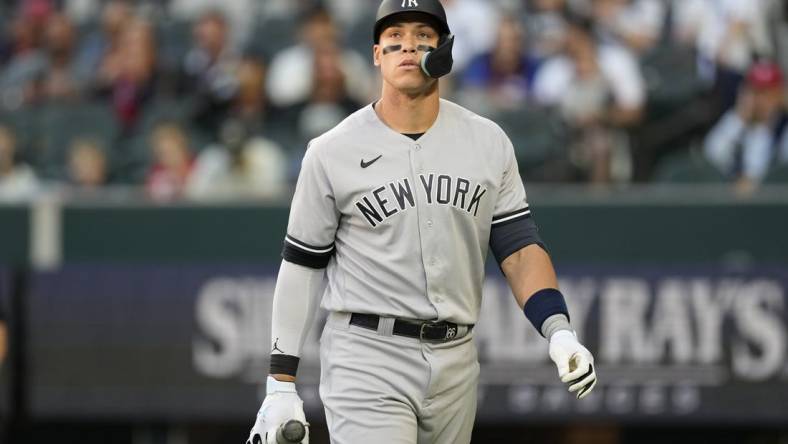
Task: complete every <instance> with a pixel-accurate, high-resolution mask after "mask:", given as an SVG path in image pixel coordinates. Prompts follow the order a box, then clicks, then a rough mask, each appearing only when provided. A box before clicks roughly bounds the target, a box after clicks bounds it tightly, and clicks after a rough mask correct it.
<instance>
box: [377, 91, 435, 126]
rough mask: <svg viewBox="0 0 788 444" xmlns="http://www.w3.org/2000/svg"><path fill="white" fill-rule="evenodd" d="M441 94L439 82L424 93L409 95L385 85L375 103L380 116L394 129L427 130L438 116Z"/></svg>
mask: <svg viewBox="0 0 788 444" xmlns="http://www.w3.org/2000/svg"><path fill="white" fill-rule="evenodd" d="M439 109H440V94H439V91H438V85H437V82H435V85H434V87H432V88H430V90H429V91H427V92H425V93H423V94H414V95H409V94H406V93H403V92H401V91H397V90H396V89H394V88H386V86H385V85H384V87H383V92H382V94H381V98H380V100H379V101H378V103H376V104H375V111H376V112H377V113H378V117H380V120H382V121H383V123H385V124H386V125H388V126H389V127H390V128H391V129H393V130H394V131H397V132H399V133H403V134H418V133H425V132H427V130H428V129H430V127H432V125H433V124H434V123H435V120H437V118H438V111H439Z"/></svg>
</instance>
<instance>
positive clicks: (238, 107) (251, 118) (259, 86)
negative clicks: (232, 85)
mask: <svg viewBox="0 0 788 444" xmlns="http://www.w3.org/2000/svg"><path fill="white" fill-rule="evenodd" d="M236 75H237V80H236V81H237V83H238V93H237V94H236V96H235V99H234V100H233V103H232V105H231V108H230V112H229V120H233V121H240V122H242V124H243V126H244V128H245V129H246V130H247V132H249V133H252V134H253V133H259V132H261V131H262V130H263V125H264V122H265V119H266V117H267V116H266V111H267V105H268V103H267V102H268V99H267V97H266V96H265V65H264V64H263V62H262V61H260V60H257V59H254V58H251V57H246V58H244V59H243V60H241V63H240V65H239V66H238V70H237V72H236Z"/></svg>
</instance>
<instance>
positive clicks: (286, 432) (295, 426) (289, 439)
mask: <svg viewBox="0 0 788 444" xmlns="http://www.w3.org/2000/svg"><path fill="white" fill-rule="evenodd" d="M305 437H306V426H305V425H304V423H302V422H301V421H299V420H297V419H291V420H290V421H287V422H286V423H284V424H282V425H281V426H279V430H278V431H277V432H276V442H277V443H279V444H290V443H293V444H295V443H300V442H301V441H303V439H304V438H305Z"/></svg>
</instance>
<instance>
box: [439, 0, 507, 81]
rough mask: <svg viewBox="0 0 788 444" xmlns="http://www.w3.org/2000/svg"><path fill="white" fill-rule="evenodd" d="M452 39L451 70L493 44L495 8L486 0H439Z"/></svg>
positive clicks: (458, 70) (464, 65) (496, 15)
mask: <svg viewBox="0 0 788 444" xmlns="http://www.w3.org/2000/svg"><path fill="white" fill-rule="evenodd" d="M441 3H443V7H444V8H445V9H446V18H447V20H448V21H449V28H451V31H452V33H453V34H454V35H455V36H456V37H455V39H454V51H453V55H454V72H461V71H462V70H464V69H465V68H466V67H467V66H468V63H470V61H471V60H473V59H474V58H475V57H476V56H477V55H479V54H482V53H484V52H487V51H489V50H490V49H492V46H493V44H495V36H496V29H495V26H496V24H497V23H498V10H497V9H496V8H495V6H494V5H493V4H491V2H489V1H487V0H442V1H441Z"/></svg>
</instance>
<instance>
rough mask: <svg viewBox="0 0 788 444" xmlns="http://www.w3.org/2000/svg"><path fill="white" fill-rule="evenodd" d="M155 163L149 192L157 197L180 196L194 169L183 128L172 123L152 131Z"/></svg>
mask: <svg viewBox="0 0 788 444" xmlns="http://www.w3.org/2000/svg"><path fill="white" fill-rule="evenodd" d="M151 149H152V151H153V158H154V164H153V165H152V166H151V168H150V170H149V172H148V178H147V181H146V187H147V191H148V194H149V195H150V196H151V197H152V198H154V199H157V200H168V199H173V198H176V197H179V196H181V195H182V194H183V191H184V189H185V187H186V184H187V183H188V180H189V176H190V175H191V173H192V170H193V168H194V157H193V155H192V150H191V149H190V148H189V139H188V136H187V135H186V133H185V132H184V130H183V128H182V127H181V126H180V125H178V124H176V123H172V122H165V123H161V124H159V125H158V126H157V127H156V128H155V129H154V130H153V133H152V134H151Z"/></svg>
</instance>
